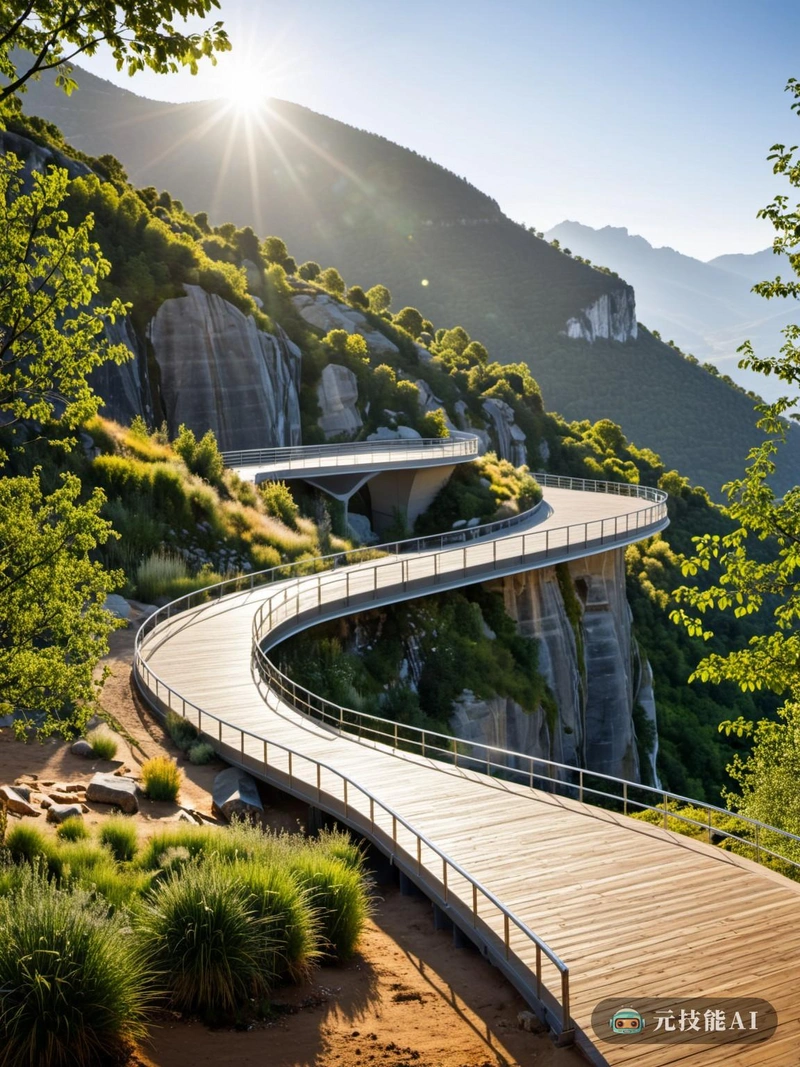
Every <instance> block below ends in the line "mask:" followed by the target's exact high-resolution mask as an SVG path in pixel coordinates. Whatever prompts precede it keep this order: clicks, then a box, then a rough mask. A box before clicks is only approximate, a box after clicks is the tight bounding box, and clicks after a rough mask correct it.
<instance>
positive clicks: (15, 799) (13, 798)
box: [0, 785, 39, 815]
mask: <svg viewBox="0 0 800 1067" xmlns="http://www.w3.org/2000/svg"><path fill="white" fill-rule="evenodd" d="M22 789H24V786H19V787H18V788H16V789H12V787H11V786H10V785H3V786H0V799H2V800H5V802H6V807H7V808H8V810H9V811H10V812H13V814H14V815H39V812H38V811H37V810H36V808H34V807H33V806H32V805H31V804H29V803H28V801H29V799H30V792H29V793H28V796H22V792H21V791H22Z"/></svg>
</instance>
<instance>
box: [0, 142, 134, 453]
mask: <svg viewBox="0 0 800 1067" xmlns="http://www.w3.org/2000/svg"><path fill="white" fill-rule="evenodd" d="M31 177H32V187H31V189H30V192H29V193H24V192H23V167H22V164H21V163H20V161H19V160H18V159H17V157H16V156H14V155H12V154H9V155H6V156H3V157H1V158H0V230H1V231H2V234H3V239H2V241H0V278H2V279H3V283H2V285H0V411H2V412H3V415H4V422H5V423H6V425H8V424H9V423H12V424H16V423H19V422H20V421H22V420H26V421H30V420H36V421H37V422H41V423H53V424H56V425H57V426H58V427H59V428H60V429H63V430H67V431H70V430H74V429H75V428H76V427H77V426H79V425H80V424H81V423H82V422H84V421H85V420H86V419H88V418H89V417H90V416H92V415H94V414H95V413H96V412H97V409H98V407H99V406H100V404H101V403H102V401H101V399H100V398H99V397H97V396H95V394H94V393H93V392H92V390H91V388H90V386H89V384H88V382H87V380H86V379H87V375H88V374H89V373H90V371H91V370H93V369H94V368H95V367H98V366H99V365H100V364H101V363H104V362H105V361H106V360H108V359H113V360H114V361H115V362H117V363H121V362H123V361H124V360H125V359H128V358H129V357H130V352H129V351H128V349H127V348H125V347H124V346H123V345H116V346H114V345H111V344H110V343H109V342H108V340H107V339H106V338H105V337H104V336H103V330H104V325H105V320H106V319H111V320H112V321H113V320H114V319H115V318H117V317H121V316H124V315H125V312H126V308H125V305H123V304H122V302H121V301H119V300H114V301H112V302H111V303H109V304H108V305H106V306H90V304H91V303H92V301H93V299H94V298H95V297H96V295H97V293H98V291H99V288H100V281H101V280H102V279H103V278H105V277H106V276H107V275H108V273H109V271H110V269H111V267H110V264H109V263H108V262H107V261H106V260H105V259H103V257H102V256H101V255H100V248H99V246H98V245H97V244H95V243H93V242H92V240H91V232H92V226H93V223H94V220H93V218H92V216H91V215H90V216H89V217H87V218H85V219H84V221H83V222H81V223H80V224H79V225H78V226H70V225H69V224H68V221H67V213H66V211H65V210H64V207H63V204H64V201H65V198H66V196H67V185H68V183H69V178H68V175H67V172H66V171H65V170H61V169H56V168H50V169H49V170H48V172H47V173H46V174H41V173H40V172H37V171H34V172H33V174H32V176H31ZM69 440H70V438H69V437H67V438H65V441H69Z"/></svg>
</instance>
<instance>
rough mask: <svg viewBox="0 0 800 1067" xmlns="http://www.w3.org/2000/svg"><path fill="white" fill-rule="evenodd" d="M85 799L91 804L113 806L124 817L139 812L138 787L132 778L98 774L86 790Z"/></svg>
mask: <svg viewBox="0 0 800 1067" xmlns="http://www.w3.org/2000/svg"><path fill="white" fill-rule="evenodd" d="M86 799H87V800H88V801H89V802H90V803H92V804H113V805H114V806H115V807H117V808H120V810H122V811H124V812H125V814H126V815H135V814H136V812H137V811H138V810H139V787H138V786H137V784H136V782H135V781H134V780H133V778H124V777H122V776H121V775H117V774H102V773H100V772H98V773H97V774H95V775H94V776H93V777H92V780H91V781H90V782H89V785H88V787H87V789H86Z"/></svg>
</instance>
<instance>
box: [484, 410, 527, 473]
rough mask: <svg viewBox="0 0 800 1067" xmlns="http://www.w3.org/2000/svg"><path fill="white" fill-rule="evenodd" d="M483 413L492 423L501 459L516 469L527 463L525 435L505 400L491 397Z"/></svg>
mask: <svg viewBox="0 0 800 1067" xmlns="http://www.w3.org/2000/svg"><path fill="white" fill-rule="evenodd" d="M483 412H484V414H485V415H486V417H487V419H488V420H489V422H490V423H491V425H492V427H493V430H494V433H493V435H492V436H493V438H494V440H495V442H496V448H497V454H498V456H499V457H500V459H507V460H510V461H511V463H513V464H514V466H515V467H521V466H523V464H525V463H526V462H527V449H526V448H525V434H524V433H523V432H522V430H521V429H520V428H519V426H517V424H516V422H515V421H514V409H513V408H512V407H511V406H510V405H509V404H507V403H506V402H505V400H495V399H494V398H493V397H491V398H490V399H488V400H484V402H483Z"/></svg>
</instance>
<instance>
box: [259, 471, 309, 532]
mask: <svg viewBox="0 0 800 1067" xmlns="http://www.w3.org/2000/svg"><path fill="white" fill-rule="evenodd" d="M259 489H260V492H261V499H262V500H263V501H264V507H265V508H266V510H267V514H268V515H272V516H274V517H275V518H276V519H280V520H281V522H282V523H284V524H285V525H286V526H288V527H289V529H290V530H296V529H297V516H298V515H299V513H300V510H299V508H298V507H297V504H296V503H295V500H294V497H293V496H292V491H291V489H290V488H289V486H288V485H287V484H286V482H262V483H261V485H260V487H259Z"/></svg>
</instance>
